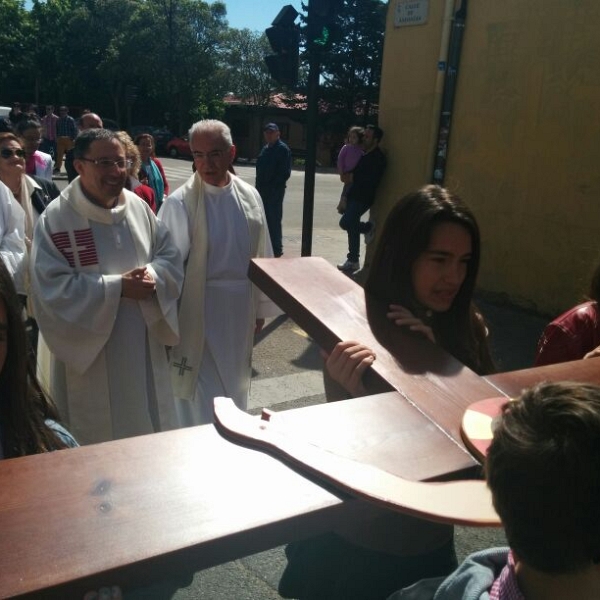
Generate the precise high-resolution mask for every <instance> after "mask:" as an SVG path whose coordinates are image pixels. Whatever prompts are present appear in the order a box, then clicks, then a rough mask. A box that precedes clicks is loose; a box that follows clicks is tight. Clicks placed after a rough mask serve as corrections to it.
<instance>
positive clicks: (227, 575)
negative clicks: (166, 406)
mask: <svg viewBox="0 0 600 600" xmlns="http://www.w3.org/2000/svg"><path fill="white" fill-rule="evenodd" d="M161 161H162V163H163V166H164V167H165V171H166V175H167V178H168V179H169V183H170V185H171V189H173V190H174V189H175V188H176V187H178V186H179V185H180V184H181V183H183V181H185V180H186V179H187V178H188V177H189V175H190V174H191V165H192V164H191V162H190V161H186V160H178V159H170V158H163V157H161ZM236 170H237V173H238V174H239V175H240V176H241V177H242V178H243V179H245V180H246V181H248V182H249V183H253V182H254V167H253V166H250V165H236ZM61 184H62V182H61ZM303 185H304V173H303V171H300V170H294V172H293V174H292V177H291V180H290V183H289V186H288V191H287V193H286V199H285V203H284V222H283V240H284V258H283V259H282V260H285V257H295V256H300V244H301V231H302V201H303ZM340 188H341V186H340V183H339V179H338V177H337V175H336V174H334V173H332V172H329V173H318V174H317V176H316V185H315V219H314V233H313V255H315V256H322V257H324V258H325V259H327V260H328V261H330V262H331V263H332V264H336V263H337V262H340V261H341V260H343V259H344V258H345V254H346V236H345V233H344V232H343V231H341V230H340V229H339V228H338V226H337V222H338V215H337V213H336V211H335V206H336V205H337V201H338V196H339V192H340ZM363 248H364V247H363ZM480 306H481V308H482V310H483V312H484V314H485V315H486V318H487V319H488V321H489V326H490V334H491V339H492V343H493V344H492V345H493V348H494V353H495V355H496V358H497V359H498V360H499V363H500V365H501V367H502V369H503V370H512V369H517V368H525V367H528V366H530V365H531V360H532V356H533V352H534V349H535V343H536V341H537V338H538V336H539V334H540V332H541V329H542V327H543V325H544V324H545V322H546V321H545V319H542V318H540V317H538V316H536V315H532V314H530V313H527V312H524V311H521V310H518V309H515V308H514V307H512V306H510V305H497V304H491V303H489V302H486V300H485V299H484V298H482V299H481V301H480ZM323 401H324V392H323V383H322V360H321V358H320V355H319V350H318V348H317V347H316V345H315V344H314V343H313V342H312V341H311V340H310V339H309V338H308V337H307V336H306V334H305V333H304V332H303V331H302V330H300V328H298V327H297V326H296V325H295V324H294V323H293V322H291V321H290V320H287V319H285V317H280V318H277V319H275V320H273V321H271V322H270V323H267V325H266V327H265V330H264V332H263V333H262V334H261V336H260V337H259V339H258V340H257V342H256V346H255V351H254V356H253V380H252V390H251V407H254V410H257V409H260V407H263V406H270V407H272V408H274V409H275V410H284V409H287V408H291V407H297V406H305V405H308V404H314V403H319V402H323ZM240 502H243V500H240ZM502 543H503V536H502V533H501V532H500V531H498V530H475V529H467V528H462V527H459V528H457V552H458V554H459V560H460V559H461V558H463V557H464V556H465V555H467V554H468V553H470V552H471V551H473V550H477V549H481V548H486V547H489V546H491V545H498V544H502ZM284 566H285V556H284V554H283V548H282V547H280V548H275V549H273V550H269V551H267V552H263V553H261V554H257V555H254V556H251V557H247V558H244V559H241V560H237V561H234V562H231V563H227V564H224V565H220V566H218V567H214V568H212V569H207V570H205V571H201V572H199V573H196V575H195V577H194V580H193V582H192V584H191V585H189V586H188V587H185V588H181V589H179V590H178V591H176V592H175V593H174V595H173V592H174V590H173V588H169V587H168V586H163V587H160V586H155V587H153V588H151V589H145V590H139V592H138V593H136V594H132V595H129V594H128V595H127V597H128V598H135V599H136V600H137V599H142V598H143V599H159V598H171V597H173V598H174V599H175V600H184V599H196V598H206V599H209V600H225V599H227V600H242V599H255V600H271V599H279V598H280V596H279V594H278V593H277V591H276V590H277V583H278V581H279V578H280V576H281V573H282V570H283V568H284Z"/></svg>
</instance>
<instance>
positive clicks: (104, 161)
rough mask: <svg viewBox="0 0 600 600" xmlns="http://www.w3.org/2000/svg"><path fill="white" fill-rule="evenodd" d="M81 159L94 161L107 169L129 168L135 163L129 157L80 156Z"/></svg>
mask: <svg viewBox="0 0 600 600" xmlns="http://www.w3.org/2000/svg"><path fill="white" fill-rule="evenodd" d="M79 160H84V161H86V162H91V163H94V164H95V165H96V166H97V167H100V168H101V169H106V170H108V169H112V168H113V167H117V168H119V169H129V168H131V165H132V164H133V161H132V160H130V159H128V158H119V160H109V159H108V158H80V159H79Z"/></svg>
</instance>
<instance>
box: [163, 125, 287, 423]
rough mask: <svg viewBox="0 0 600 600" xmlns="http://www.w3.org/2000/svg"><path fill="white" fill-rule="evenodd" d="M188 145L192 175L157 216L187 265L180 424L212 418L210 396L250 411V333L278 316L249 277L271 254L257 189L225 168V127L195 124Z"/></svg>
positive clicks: (228, 159)
mask: <svg viewBox="0 0 600 600" xmlns="http://www.w3.org/2000/svg"><path fill="white" fill-rule="evenodd" d="M189 140H190V147H191V150H192V155H193V157H194V164H195V167H196V173H194V175H192V177H190V179H189V180H188V181H187V182H186V183H185V184H184V185H183V186H181V187H180V188H179V189H178V190H176V191H175V192H174V193H173V194H171V196H169V197H168V198H167V200H166V201H165V202H164V204H163V206H162V208H161V210H160V212H159V215H158V218H159V219H160V220H161V221H163V223H165V224H166V225H167V227H168V228H169V230H170V231H171V235H172V236H173V239H174V241H175V244H176V245H177V247H178V249H179V251H180V253H181V256H182V257H183V259H184V263H185V281H184V284H183V292H182V297H181V301H180V308H179V322H180V327H181V342H180V344H179V345H178V346H175V347H174V348H173V350H172V352H171V378H172V382H173V389H174V393H175V398H176V399H177V401H178V405H179V411H180V414H181V415H183V420H184V423H185V424H186V425H200V424H204V423H211V422H212V421H213V398H214V397H215V396H227V397H229V398H232V399H233V400H234V401H235V403H236V404H237V406H239V407H240V408H241V409H243V410H245V409H246V408H247V404H248V396H249V389H250V376H251V360H252V347H253V340H254V334H255V332H257V331H260V329H261V328H262V325H263V323H264V319H265V317H270V316H275V315H277V314H279V313H280V311H279V310H278V309H277V307H276V306H275V305H274V304H273V303H272V302H271V301H270V300H269V299H268V298H267V297H266V296H265V295H264V294H262V293H261V292H260V291H259V290H258V289H256V288H255V287H254V286H253V285H252V283H251V282H250V280H249V279H248V275H247V273H248V267H249V263H250V259H251V258H254V257H271V256H273V250H272V248H271V240H270V238H269V232H268V229H267V224H266V217H265V213H264V209H263V205H262V201H261V198H260V196H259V194H258V192H257V191H256V190H255V189H254V188H253V187H252V186H251V185H249V184H247V183H246V182H244V181H242V180H241V179H240V178H239V177H236V176H235V175H234V174H233V173H231V172H230V171H229V168H230V166H231V164H232V162H233V159H234V157H235V146H234V145H233V141H232V139H231V131H230V130H229V127H227V125H225V123H222V122H221V121H216V120H204V121H199V122H198V123H195V124H194V125H193V126H192V128H191V129H190V131H189Z"/></svg>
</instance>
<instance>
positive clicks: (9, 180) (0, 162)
mask: <svg viewBox="0 0 600 600" xmlns="http://www.w3.org/2000/svg"><path fill="white" fill-rule="evenodd" d="M24 146H25V144H24V143H23V142H22V141H21V140H20V139H19V138H18V137H17V136H16V135H15V134H13V133H0V181H2V183H4V184H5V185H6V186H7V187H8V188H9V189H10V191H11V192H12V193H13V195H14V197H15V199H16V200H17V202H18V203H19V204H20V205H21V208H22V209H23V210H24V211H25V238H26V242H27V244H28V246H29V245H30V244H31V239H32V238H33V230H34V228H35V225H36V223H37V220H38V218H39V216H40V215H41V214H42V213H43V212H44V209H45V208H46V206H47V205H48V204H49V203H50V201H51V200H54V198H57V197H58V196H60V190H59V189H58V187H56V185H55V184H54V183H52V181H50V180H48V179H44V178H41V177H38V176H37V175H27V173H26V166H25V162H26V159H27V152H26V150H25V147H24Z"/></svg>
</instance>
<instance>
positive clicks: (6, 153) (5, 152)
mask: <svg viewBox="0 0 600 600" xmlns="http://www.w3.org/2000/svg"><path fill="white" fill-rule="evenodd" d="M0 156H1V157H2V158H5V159H7V160H8V159H9V158H12V157H13V156H17V157H18V158H25V150H23V149H22V148H17V149H16V150H12V149H10V148H2V150H0Z"/></svg>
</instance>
